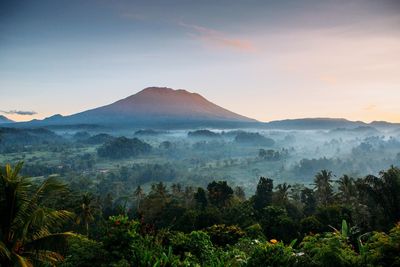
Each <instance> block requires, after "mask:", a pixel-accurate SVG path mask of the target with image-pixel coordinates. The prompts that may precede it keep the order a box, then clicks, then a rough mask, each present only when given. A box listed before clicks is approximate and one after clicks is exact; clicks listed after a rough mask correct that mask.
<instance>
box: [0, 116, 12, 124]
mask: <svg viewBox="0 0 400 267" xmlns="http://www.w3.org/2000/svg"><path fill="white" fill-rule="evenodd" d="M12 122H14V121H13V120H10V119H9V118H7V117H6V116H3V115H0V124H1V123H12Z"/></svg>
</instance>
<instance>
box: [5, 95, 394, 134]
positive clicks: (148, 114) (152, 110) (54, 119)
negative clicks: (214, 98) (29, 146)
mask: <svg viewBox="0 0 400 267" xmlns="http://www.w3.org/2000/svg"><path fill="white" fill-rule="evenodd" d="M2 117H3V118H5V117H4V116H0V123H2V122H1V118H2ZM8 122H12V121H8ZM9 125H10V124H7V126H9ZM11 125H13V127H53V128H59V129H61V128H68V127H73V126H74V127H77V128H78V129H79V128H88V129H91V128H92V129H95V128H98V127H100V128H101V127H110V126H111V128H114V127H117V128H118V127H133V128H136V129H138V128H139V129H140V128H142V129H143V128H171V129H173V128H195V127H211V128H244V127H254V128H268V129H288V130H292V129H293V130H307V129H310V130H314V129H336V128H348V129H350V128H357V127H366V126H368V127H375V128H379V129H385V128H399V127H400V124H399V123H390V122H386V121H374V122H371V123H365V122H362V121H350V120H347V119H343V118H302V119H286V120H276V121H270V122H259V121H257V120H254V119H251V118H248V117H245V116H242V115H240V114H237V113H234V112H232V111H229V110H227V109H225V108H222V107H220V106H218V105H216V104H214V103H212V102H210V101H208V100H207V99H206V98H204V97H203V96H201V95H199V94H197V93H191V92H189V91H186V90H184V89H177V90H175V89H171V88H167V87H148V88H145V89H143V90H141V91H140V92H138V93H136V94H134V95H131V96H129V97H126V98H124V99H121V100H118V101H116V102H114V103H111V104H109V105H105V106H101V107H98V108H94V109H90V110H86V111H83V112H79V113H76V114H73V115H69V116H62V115H60V114H56V115H53V116H51V117H48V118H45V119H44V120H32V121H29V122H19V123H13V124H11Z"/></svg>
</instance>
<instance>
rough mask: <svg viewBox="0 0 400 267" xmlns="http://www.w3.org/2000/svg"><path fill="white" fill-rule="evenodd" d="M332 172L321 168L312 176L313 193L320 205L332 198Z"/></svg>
mask: <svg viewBox="0 0 400 267" xmlns="http://www.w3.org/2000/svg"><path fill="white" fill-rule="evenodd" d="M331 178H332V172H330V171H327V170H322V171H320V172H319V173H317V175H315V178H314V185H315V189H316V191H315V193H316V196H317V200H318V202H319V203H320V204H322V205H327V204H329V203H330V202H331V200H332V194H333V189H332V185H331V182H332V179H331Z"/></svg>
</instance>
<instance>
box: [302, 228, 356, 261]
mask: <svg viewBox="0 0 400 267" xmlns="http://www.w3.org/2000/svg"><path fill="white" fill-rule="evenodd" d="M300 247H301V249H302V251H303V252H304V253H305V254H306V255H307V256H308V257H309V258H310V260H311V262H310V264H313V265H315V266H327V267H329V266H332V267H334V266H358V265H359V263H360V262H359V257H358V255H357V253H356V252H355V251H354V250H353V248H352V247H351V245H350V244H348V241H347V239H346V238H345V237H343V236H341V235H340V234H338V233H326V234H322V235H321V234H316V235H310V236H306V237H305V238H304V239H303V241H302V243H301V244H300Z"/></svg>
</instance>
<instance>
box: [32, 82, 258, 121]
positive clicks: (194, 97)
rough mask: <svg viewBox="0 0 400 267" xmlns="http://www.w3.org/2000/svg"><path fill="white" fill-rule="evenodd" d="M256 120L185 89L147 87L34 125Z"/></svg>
mask: <svg viewBox="0 0 400 267" xmlns="http://www.w3.org/2000/svg"><path fill="white" fill-rule="evenodd" d="M196 122H256V120H253V119H250V118H247V117H244V116H241V115H239V114H236V113H234V112H231V111H229V110H227V109H224V108H222V107H220V106H217V105H215V104H213V103H211V102H210V101H208V100H207V99H205V98H204V97H202V96H201V95H199V94H196V93H190V92H188V91H186V90H182V89H179V90H174V89H171V88H165V87H149V88H146V89H144V90H142V91H140V92H139V93H137V94H134V95H132V96H129V97H127V98H125V99H122V100H119V101H117V102H114V103H112V104H110V105H106V106H102V107H99V108H95V109H91V110H87V111H83V112H80V113H77V114H74V115H70V116H65V117H63V116H61V115H56V116H52V117H50V118H47V119H45V120H43V121H39V122H38V121H37V122H35V123H36V124H42V125H43V124H45V125H46V124H48V125H50V124H52V125H57V124H89V123H90V124H102V125H117V124H130V125H149V124H158V123H196Z"/></svg>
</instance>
